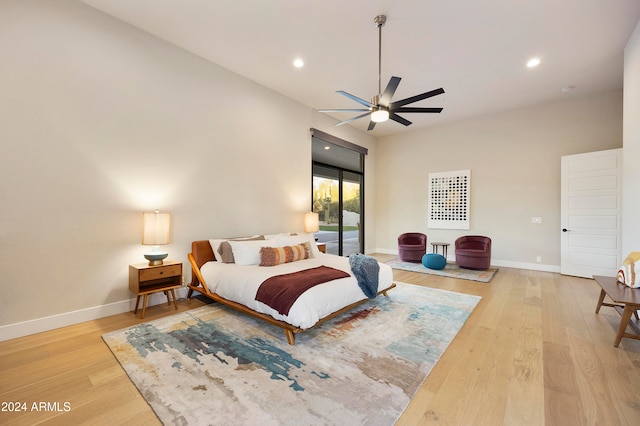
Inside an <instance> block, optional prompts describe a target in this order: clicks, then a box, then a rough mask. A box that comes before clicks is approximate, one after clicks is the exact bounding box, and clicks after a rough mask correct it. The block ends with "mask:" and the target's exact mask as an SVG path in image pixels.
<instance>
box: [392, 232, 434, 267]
mask: <svg viewBox="0 0 640 426" xmlns="http://www.w3.org/2000/svg"><path fill="white" fill-rule="evenodd" d="M426 252H427V236H426V235H424V234H421V233H419V232H408V233H406V234H402V235H400V236H399V237H398V254H399V255H400V260H402V261H403V262H414V263H420V262H422V256H424V255H425V253H426Z"/></svg>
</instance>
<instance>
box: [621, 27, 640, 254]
mask: <svg viewBox="0 0 640 426" xmlns="http://www.w3.org/2000/svg"><path fill="white" fill-rule="evenodd" d="M639 117H640V22H638V24H637V25H636V29H635V31H634V32H633V35H632V36H631V38H630V39H629V42H628V43H627V46H626V48H625V50H624V156H623V162H622V164H623V183H624V185H623V197H622V200H623V215H622V256H626V255H627V254H628V253H630V252H632V251H640V189H638V185H639V184H640V166H639V165H638V164H639V160H640V118H639Z"/></svg>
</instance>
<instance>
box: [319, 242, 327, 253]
mask: <svg viewBox="0 0 640 426" xmlns="http://www.w3.org/2000/svg"><path fill="white" fill-rule="evenodd" d="M316 245H317V246H318V250H320V252H321V253H326V252H327V243H316Z"/></svg>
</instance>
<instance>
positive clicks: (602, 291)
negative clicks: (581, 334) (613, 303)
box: [596, 290, 607, 314]
mask: <svg viewBox="0 0 640 426" xmlns="http://www.w3.org/2000/svg"><path fill="white" fill-rule="evenodd" d="M606 295H607V293H605V292H604V290H600V298H599V299H598V304H597V305H596V314H597V313H598V312H600V307H601V306H602V302H604V296H606Z"/></svg>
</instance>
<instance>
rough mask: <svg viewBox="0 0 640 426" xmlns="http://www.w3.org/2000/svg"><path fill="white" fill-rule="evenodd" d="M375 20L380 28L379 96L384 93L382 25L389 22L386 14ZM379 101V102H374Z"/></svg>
mask: <svg viewBox="0 0 640 426" xmlns="http://www.w3.org/2000/svg"><path fill="white" fill-rule="evenodd" d="M373 22H374V23H375V24H376V28H378V96H380V94H382V81H381V75H382V27H384V24H385V23H386V22H387V17H386V15H378V16H376V17H375V18H373ZM372 103H374V104H375V103H377V102H372Z"/></svg>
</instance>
